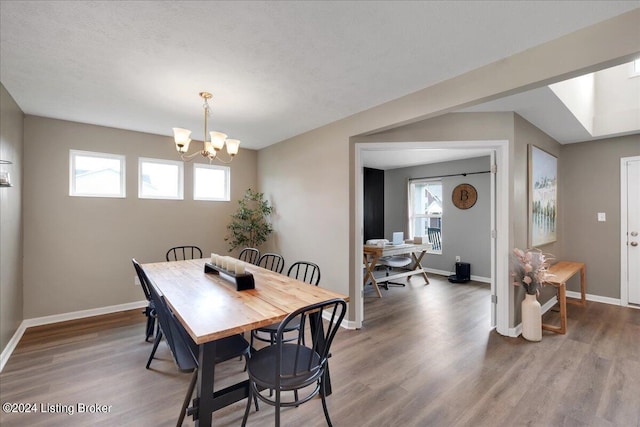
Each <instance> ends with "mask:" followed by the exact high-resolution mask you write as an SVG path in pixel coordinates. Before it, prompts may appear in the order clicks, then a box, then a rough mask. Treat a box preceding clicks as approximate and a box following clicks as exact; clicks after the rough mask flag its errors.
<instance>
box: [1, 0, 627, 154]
mask: <svg viewBox="0 0 640 427" xmlns="http://www.w3.org/2000/svg"><path fill="white" fill-rule="evenodd" d="M637 7H638V2H637V1H561V2H560V1H554V2H551V1H549V2H539V1H535V2H530V1H517V2H515V1H513V2H504V1H477V2H459V1H437V2H436V1H429V2H427V1H421V2H415V1H341V2H322V1H305V2H284V1H283V2H267V1H248V2H246V1H237V2H224V1H219V2H218V1H215V2H214V1H210V2H204V1H201V2H177V1H156V2H151V1H117V2H109V1H2V2H0V41H1V45H0V76H1V80H2V84H4V86H5V87H6V89H7V90H8V91H9V93H10V94H11V95H12V96H13V98H14V99H15V100H16V102H17V103H18V105H19V106H20V108H22V110H23V111H24V112H25V113H26V114H32V115H38V116H44V117H52V118H57V119H64V120H72V121H77V122H83V123H91V124H98V125H104V126H110V127H116V128H121V129H130V130H136V131H142V132H149V133H154V134H159V135H171V128H172V127H186V128H189V129H192V130H193V131H194V133H193V138H194V139H196V140H200V139H201V138H202V133H201V132H202V131H201V129H202V109H201V104H202V102H201V100H200V98H199V97H198V92H200V91H202V90H206V91H209V92H212V93H213V96H214V97H213V100H212V102H211V105H212V111H213V116H212V120H211V126H210V127H211V128H212V129H216V130H220V131H223V132H225V133H227V134H229V135H231V136H232V137H234V138H238V139H240V140H242V147H244V148H253V149H259V148H262V147H265V146H268V145H270V144H273V143H276V142H279V141H281V140H284V139H286V138H289V137H292V136H295V135H298V134H300V133H303V132H305V131H308V130H311V129H314V128H317V127H319V126H323V125H325V124H328V123H330V122H333V121H335V120H338V119H341V118H344V117H346V116H349V115H352V114H354V113H357V112H359V111H363V110H366V109H368V108H371V107H373V106H376V105H379V104H382V103H384V102H386V101H389V100H392V99H396V98H399V97H401V96H404V95H406V94H409V93H412V92H415V91H417V90H420V89H423V88H425V87H428V86H431V85H433V84H435V83H438V82H440V81H443V80H446V79H449V78H451V77H453V76H456V75H459V74H462V73H464V72H467V71H470V70H472V69H475V68H478V67H480V66H482V65H485V64H488V63H492V62H495V61H497V60H500V59H502V58H506V57H508V56H510V55H513V54H515V53H517V52H521V51H523V50H525V49H528V48H531V47H533V46H537V45H540V44H542V43H544V42H547V41H549V40H553V39H556V38H558V37H561V36H563V35H565V34H569V33H571V32H574V31H576V30H578V29H580V28H584V27H587V26H589V25H592V24H595V23H597V22H600V21H603V20H606V19H608V18H611V17H614V16H617V15H619V14H622V13H624V12H627V11H629V10H631V9H634V8H637Z"/></svg>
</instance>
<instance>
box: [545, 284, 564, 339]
mask: <svg viewBox="0 0 640 427" xmlns="http://www.w3.org/2000/svg"><path fill="white" fill-rule="evenodd" d="M557 291H558V293H557V295H558V305H559V306H560V326H559V327H558V326H552V325H547V324H544V323H543V324H542V329H544V330H547V331H551V332H555V333H556V334H566V333H567V287H566V284H564V283H561V284H560V285H559V286H558V287H557Z"/></svg>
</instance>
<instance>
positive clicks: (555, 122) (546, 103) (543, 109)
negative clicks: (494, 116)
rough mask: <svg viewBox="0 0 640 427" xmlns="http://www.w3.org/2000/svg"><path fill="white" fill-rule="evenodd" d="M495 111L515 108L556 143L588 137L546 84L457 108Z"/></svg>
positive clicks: (587, 138)
mask: <svg viewBox="0 0 640 427" xmlns="http://www.w3.org/2000/svg"><path fill="white" fill-rule="evenodd" d="M497 111H515V112H516V113H518V114H519V115H520V116H522V117H523V118H524V119H525V120H527V121H528V122H530V123H531V124H533V125H534V126H536V127H537V128H539V129H542V130H544V131H545V132H546V133H547V134H548V135H549V136H550V137H551V138H553V139H555V140H556V141H558V142H560V143H569V142H577V141H586V140H589V139H591V138H592V137H591V134H590V133H589V132H587V130H586V129H585V128H584V126H582V124H581V123H580V122H579V121H578V119H576V117H575V116H574V115H573V113H571V111H570V110H569V109H568V108H567V106H566V105H565V104H564V103H563V102H562V101H561V100H560V99H559V98H558V97H557V96H556V94H555V93H553V91H552V90H551V89H549V87H548V86H544V87H541V88H539V89H534V90H530V91H527V92H523V93H519V94H516V95H512V96H507V97H504V98H501V99H497V100H495V101H491V102H486V103H484V104H479V105H475V106H473V107H469V108H465V109H463V110H460V111H459V112H497Z"/></svg>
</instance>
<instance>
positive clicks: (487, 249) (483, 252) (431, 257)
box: [384, 156, 491, 278]
mask: <svg viewBox="0 0 640 427" xmlns="http://www.w3.org/2000/svg"><path fill="white" fill-rule="evenodd" d="M490 168H491V159H490V157H488V156H485V157H480V158H475V159H465V160H457V161H452V162H443V163H434V164H429V165H422V166H413V167H408V168H399V169H390V170H387V171H385V175H384V178H385V179H384V180H385V213H384V218H385V237H387V238H390V236H391V234H392V232H393V231H404V232H405V236H407V237H411V236H408V234H407V233H408V228H407V215H408V213H407V183H408V180H409V179H410V178H420V177H429V176H441V175H449V174H456V173H469V172H481V171H488V170H490ZM463 183H466V184H471V185H473V186H474V187H475V189H476V190H477V192H478V200H477V202H476V204H475V205H474V206H473V207H471V208H469V209H464V210H463V209H458V208H457V207H455V206H454V205H453V202H452V201H451V193H452V192H453V189H454V188H455V187H456V186H457V185H459V184H463ZM490 187H491V177H490V175H489V174H488V173H486V174H477V175H468V176H466V177H463V176H456V177H445V178H442V198H443V221H442V234H443V240H444V242H443V245H442V254H427V255H426V256H425V258H424V260H423V262H422V265H423V266H425V267H427V268H433V269H436V270H441V271H446V272H454V271H455V265H454V264H455V260H456V258H455V257H456V255H459V256H460V257H461V258H462V261H463V262H468V263H469V264H471V274H472V275H474V276H480V277H485V278H490V277H491V234H490V233H491V198H490V195H491V193H490V191H491V188H490Z"/></svg>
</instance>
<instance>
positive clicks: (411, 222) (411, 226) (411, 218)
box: [407, 178, 444, 254]
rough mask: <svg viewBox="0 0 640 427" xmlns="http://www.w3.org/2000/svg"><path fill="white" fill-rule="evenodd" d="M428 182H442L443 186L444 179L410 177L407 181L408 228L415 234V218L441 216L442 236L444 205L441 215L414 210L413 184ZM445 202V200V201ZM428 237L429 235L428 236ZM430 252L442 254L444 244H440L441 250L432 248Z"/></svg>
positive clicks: (412, 234) (411, 234) (410, 233)
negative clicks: (420, 212) (417, 212)
mask: <svg viewBox="0 0 640 427" xmlns="http://www.w3.org/2000/svg"><path fill="white" fill-rule="evenodd" d="M427 182H438V183H440V186H441V187H442V186H443V182H442V179H440V178H426V179H410V180H408V182H407V212H408V213H409V215H408V218H407V221H408V230H409V235H410V236H412V237H413V236H414V235H415V230H414V224H415V222H414V221H415V220H416V218H440V235H441V236H442V222H443V218H444V206H442V208H443V209H442V210H443V212H442V213H441V214H440V215H435V214H426V213H425V214H414V210H413V206H412V205H413V199H414V193H413V191H412V188H411V187H412V185H415V184H423V183H427ZM443 204H444V201H443ZM426 237H428V236H426ZM428 253H433V254H442V244H441V246H440V250H434V249H432V250H430V251H428Z"/></svg>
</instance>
